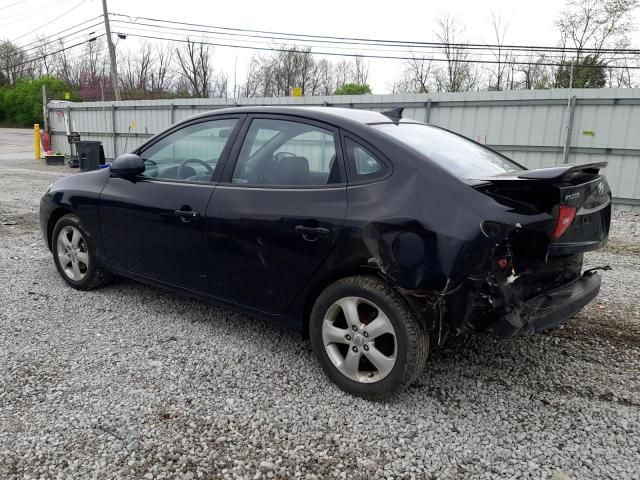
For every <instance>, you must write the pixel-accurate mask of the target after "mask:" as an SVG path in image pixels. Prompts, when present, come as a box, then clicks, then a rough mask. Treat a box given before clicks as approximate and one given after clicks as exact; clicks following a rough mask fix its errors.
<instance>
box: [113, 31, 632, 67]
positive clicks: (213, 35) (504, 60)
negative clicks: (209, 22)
mask: <svg viewBox="0 0 640 480" xmlns="http://www.w3.org/2000/svg"><path fill="white" fill-rule="evenodd" d="M113 23H115V24H126V25H141V24H140V23H132V22H126V21H123V20H113ZM142 25H149V24H142ZM118 26H121V25H118ZM122 28H128V27H126V26H125V27H122ZM158 30H160V31H158ZM167 30H176V28H174V27H164V26H160V25H153V26H152V29H147V28H142V27H136V28H134V31H135V32H140V31H142V32H150V33H154V34H160V33H161V34H165V35H180V34H179V33H173V32H172V31H167ZM178 30H181V31H187V32H196V33H203V32H206V31H203V30H191V29H184V28H179V29H178ZM208 33H210V34H209V35H199V38H200V39H205V40H206V41H209V40H210V39H216V40H217V39H220V37H218V36H217V35H219V34H220V33H221V32H208ZM234 35H237V36H240V37H244V34H234ZM249 37H251V36H249ZM182 38H184V37H182ZM267 38H268V37H267ZM167 40H175V38H171V39H169V38H167ZM303 41H305V42H312V43H315V41H312V40H303ZM237 42H242V43H253V44H257V45H260V46H264V45H265V44H266V45H271V46H272V45H273V44H272V43H268V42H265V41H263V40H252V39H251V38H239V39H238V40H237ZM344 43H346V42H344ZM362 45H368V44H355V45H354V46H351V47H350V46H333V45H328V46H326V45H325V46H324V48H329V49H339V50H351V51H356V52H357V55H358V56H363V55H364V54H363V53H361V52H363V51H373V52H391V53H398V54H403V53H404V54H407V52H408V53H409V54H410V55H411V59H415V60H418V61H419V60H421V58H422V57H424V56H425V55H434V54H435V55H438V54H442V53H443V52H442V51H441V50H434V49H433V48H431V47H430V48H431V49H430V50H424V49H425V48H427V47H420V48H421V50H419V51H416V50H409V51H407V50H398V49H397V48H396V47H393V48H395V49H393V50H392V49H386V48H382V49H380V48H367V47H365V48H362ZM234 46H235V47H239V46H240V45H239V44H237V43H236V44H234ZM296 46H303V47H308V48H310V49H312V48H315V47H317V45H313V44H304V45H300V44H297V45H296ZM312 53H314V52H313V51H312ZM510 53H511V55H509V54H510ZM473 56H474V58H475V57H478V56H480V57H491V58H496V57H497V54H496V53H495V52H489V51H487V52H474V53H473ZM499 58H500V60H498V59H497V58H496V63H498V64H504V65H507V64H510V63H512V64H513V63H522V60H521V59H520V57H516V56H513V52H505V54H504V56H503V55H500V57H499ZM616 58H617V59H618V60H620V59H624V58H623V57H619V56H618V57H616ZM544 59H545V60H558V61H563V60H565V56H559V55H545V56H544ZM532 63H533V62H532Z"/></svg>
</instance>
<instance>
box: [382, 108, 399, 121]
mask: <svg viewBox="0 0 640 480" xmlns="http://www.w3.org/2000/svg"><path fill="white" fill-rule="evenodd" d="M403 110H404V107H396V108H392V109H391V110H387V111H385V112H381V113H382V115H384V116H385V117H389V118H390V119H391V120H393V121H394V122H395V123H397V122H399V121H400V120H402V111H403Z"/></svg>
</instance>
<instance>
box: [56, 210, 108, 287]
mask: <svg viewBox="0 0 640 480" xmlns="http://www.w3.org/2000/svg"><path fill="white" fill-rule="evenodd" d="M51 252H52V253H53V261H54V263H55V265H56V268H57V269H58V273H59V274H60V276H61V277H62V279H63V280H64V281H65V282H67V283H68V284H69V285H70V286H71V287H73V288H75V289H76V290H93V289H94V288H98V287H101V286H103V285H105V284H107V283H108V282H109V281H110V280H111V279H112V275H111V273H110V272H109V271H108V270H106V269H105V268H104V267H103V264H102V262H101V260H100V259H99V258H98V256H97V254H96V246H95V242H94V239H93V237H92V236H91V234H90V233H89V231H88V230H87V229H86V228H85V227H84V225H83V224H82V222H81V221H80V219H79V218H78V217H77V216H76V215H73V214H69V215H65V216H63V217H61V218H60V220H58V222H57V223H56V225H55V227H54V229H53V234H52V237H51Z"/></svg>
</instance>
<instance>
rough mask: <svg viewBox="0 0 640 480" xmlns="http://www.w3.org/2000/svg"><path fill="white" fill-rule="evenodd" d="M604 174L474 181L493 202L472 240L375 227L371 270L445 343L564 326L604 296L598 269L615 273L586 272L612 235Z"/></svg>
mask: <svg viewBox="0 0 640 480" xmlns="http://www.w3.org/2000/svg"><path fill="white" fill-rule="evenodd" d="M605 166H606V164H605V163H597V164H587V165H578V166H573V165H567V166H564V167H553V168H546V169H539V170H529V171H525V172H522V173H518V174H510V175H503V176H496V177H489V178H484V179H481V180H479V181H477V182H476V181H473V182H471V183H472V184H473V187H474V189H475V190H477V191H478V192H480V193H482V194H484V195H485V196H486V197H487V198H488V199H489V201H488V202H487V201H486V199H484V201H483V202H482V207H481V208H480V209H479V210H480V212H481V213H480V214H479V216H478V222H477V223H476V225H477V230H478V231H477V233H476V235H475V237H474V238H473V239H472V240H470V241H466V242H458V241H455V240H454V239H451V238H443V237H442V236H441V235H438V234H436V233H435V232H430V231H426V230H424V229H423V228H422V226H421V225H420V224H419V223H418V222H415V221H402V220H398V221H392V222H389V221H386V222H383V223H373V224H371V225H370V227H369V229H368V231H367V232H366V238H367V239H368V241H365V242H366V243H367V245H368V247H369V248H370V251H371V252H372V253H373V254H374V257H372V259H371V261H370V264H371V265H373V266H375V267H376V268H378V269H379V271H380V273H381V274H382V275H383V276H384V277H385V278H386V279H387V280H388V281H389V282H391V283H394V284H396V285H397V286H398V288H400V289H401V291H402V293H403V295H405V297H406V298H407V300H408V301H409V302H410V304H411V305H412V307H413V308H414V309H415V310H416V311H417V312H418V313H419V315H420V316H421V317H422V318H423V319H424V320H425V326H426V327H427V328H430V329H433V330H434V331H435V332H436V336H435V339H436V341H437V343H441V342H442V341H443V340H444V338H445V337H446V335H447V334H448V333H452V334H460V333H463V332H466V331H469V330H489V331H493V332H494V333H496V334H498V335H501V336H513V335H527V334H533V333H535V332H538V331H542V330H544V329H547V328H550V327H553V326H556V325H558V324H559V323H562V322H564V321H566V320H568V319H569V318H571V317H572V316H573V315H575V314H576V313H577V312H578V311H579V310H580V309H582V308H583V307H584V306H585V305H586V304H587V303H589V302H590V301H591V300H593V298H595V297H596V295H597V294H598V292H599V290H600V282H601V279H600V275H599V274H598V273H597V270H599V269H602V270H606V269H608V268H609V267H608V266H603V267H601V268H597V269H590V270H587V271H585V272H583V271H582V264H583V254H584V252H586V251H589V250H595V249H598V248H601V247H602V246H603V245H604V243H605V242H606V239H607V235H608V229H609V222H610V216H611V198H610V197H611V194H610V190H609V187H608V185H607V183H606V180H605V179H604V177H602V176H600V175H599V174H598V171H599V169H600V168H604V167H605ZM523 183H524V185H523ZM491 201H493V202H496V203H497V204H498V206H499V208H497V209H496V208H493V209H492V208H491ZM505 206H506V207H508V208H509V210H507V211H505V210H504V207H505ZM480 218H487V219H485V220H480ZM420 259H422V260H421V261H420ZM447 259H452V261H448V262H447V261H443V260H447Z"/></svg>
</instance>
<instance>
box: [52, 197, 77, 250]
mask: <svg viewBox="0 0 640 480" xmlns="http://www.w3.org/2000/svg"><path fill="white" fill-rule="evenodd" d="M70 213H73V211H72V210H71V209H70V208H69V207H57V208H56V209H55V210H53V211H52V212H51V215H49V220H48V221H47V246H48V247H49V251H52V248H53V238H52V237H53V229H54V228H55V227H56V223H58V220H60V219H61V218H62V217H64V216H65V215H68V214H70Z"/></svg>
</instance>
